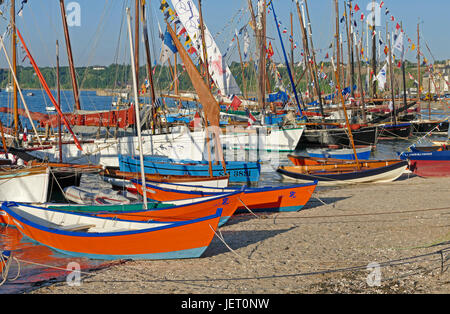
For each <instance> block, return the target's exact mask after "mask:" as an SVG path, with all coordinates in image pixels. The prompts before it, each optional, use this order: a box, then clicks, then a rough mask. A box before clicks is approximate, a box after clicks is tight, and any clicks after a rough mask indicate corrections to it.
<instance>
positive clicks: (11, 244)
mask: <svg viewBox="0 0 450 314" xmlns="http://www.w3.org/2000/svg"><path fill="white" fill-rule="evenodd" d="M28 92H33V93H34V96H25V94H26V93H28ZM23 93H24V96H25V100H26V102H27V104H28V107H29V109H30V111H35V112H45V107H46V106H51V103H50V100H49V98H48V97H47V96H44V94H43V93H42V91H24V92H23ZM61 101H62V110H63V111H64V112H69V111H72V106H73V105H72V104H73V98H72V92H70V91H62V96H61ZM112 101H113V97H102V96H96V94H95V92H86V91H83V92H81V104H82V107H83V108H84V109H98V110H102V109H110V108H111V102H112ZM10 104H11V97H10V94H9V93H6V92H4V91H3V92H1V93H0V107H7V106H8V105H9V106H10ZM23 121H24V123H25V125H27V126H28V127H30V126H29V124H27V122H26V120H23ZM2 122H3V123H4V125H5V126H9V125H11V118H8V117H6V115H4V114H3V115H2ZM417 139H418V138H416V137H413V138H411V139H409V140H383V141H380V142H379V143H378V145H377V147H376V149H375V151H374V152H373V154H372V157H371V158H373V159H390V158H393V159H394V158H397V154H396V152H401V151H403V150H405V149H406V148H407V147H408V146H410V145H411V144H413V143H415V142H416V141H417ZM430 139H437V140H440V139H445V137H443V136H432V137H430ZM299 153H302V152H299ZM279 164H280V165H289V164H290V162H289V160H288V158H287V153H282V154H280V155H279ZM275 170H276V167H271V166H270V165H264V166H263V168H262V173H261V179H260V182H259V183H258V186H276V185H287V184H289V183H283V182H281V180H280V177H279V176H278V175H277V173H276V172H275ZM1 250H11V251H12V252H13V256H15V257H16V258H18V259H19V260H20V276H19V278H18V279H17V280H15V281H13V282H6V283H5V284H4V285H3V286H0V293H2V294H6V293H23V292H26V291H29V290H30V289H33V287H36V286H40V285H42V284H45V283H48V282H53V281H64V280H65V278H66V276H67V272H66V271H64V270H61V269H66V267H67V265H68V264H69V263H70V262H77V263H78V264H79V265H80V266H81V271H88V270H92V269H98V268H102V267H108V266H109V265H111V262H104V261H97V260H89V259H82V258H73V257H69V256H65V255H62V254H59V253H56V252H54V251H52V250H51V249H49V248H47V247H45V246H42V245H39V244H37V243H35V242H33V241H32V240H30V239H28V238H23V237H22V235H21V234H20V233H19V231H18V230H17V229H15V228H11V227H9V228H7V227H5V226H0V251H1ZM17 270H18V268H17V265H16V263H15V262H13V264H12V267H11V271H10V278H11V277H15V275H16V274H17Z"/></svg>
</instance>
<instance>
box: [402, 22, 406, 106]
mask: <svg viewBox="0 0 450 314" xmlns="http://www.w3.org/2000/svg"><path fill="white" fill-rule="evenodd" d="M401 29H402V32H403V22H402V23H401ZM402 47H403V50H402V78H403V102H404V104H403V105H404V106H405V107H406V103H407V100H406V70H405V47H404V46H402Z"/></svg>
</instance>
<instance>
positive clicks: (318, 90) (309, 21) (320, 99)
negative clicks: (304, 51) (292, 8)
mask: <svg viewBox="0 0 450 314" xmlns="http://www.w3.org/2000/svg"><path fill="white" fill-rule="evenodd" d="M304 3H305V9H306V17H307V18H308V32H309V43H310V46H311V56H312V60H313V68H314V71H315V73H316V77H317V82H319V78H318V74H317V73H318V70H317V62H316V51H315V49H314V42H313V39H312V27H311V19H310V18H309V8H308V1H307V0H304ZM317 93H318V97H319V106H320V108H322V109H321V110H323V100H322V91H321V88H320V84H319V83H317Z"/></svg>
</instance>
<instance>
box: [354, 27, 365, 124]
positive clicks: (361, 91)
mask: <svg viewBox="0 0 450 314" xmlns="http://www.w3.org/2000/svg"><path fill="white" fill-rule="evenodd" d="M357 47H358V51H357V53H356V62H358V78H359V93H360V98H361V111H362V116H363V122H364V123H367V116H366V108H365V99H364V88H363V80H362V71H361V58H360V55H361V51H362V34H361V41H360V42H359V44H358V46H357Z"/></svg>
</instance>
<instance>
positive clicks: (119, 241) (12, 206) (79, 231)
mask: <svg viewBox="0 0 450 314" xmlns="http://www.w3.org/2000/svg"><path fill="white" fill-rule="evenodd" d="M1 212H2V215H6V216H7V219H10V220H11V221H12V222H13V224H14V225H15V226H16V227H17V229H19V231H20V232H21V233H22V234H23V235H25V236H27V237H29V238H31V239H33V240H34V241H36V242H38V243H41V244H43V245H45V246H48V247H50V248H51V249H53V250H56V251H58V252H61V253H63V254H68V255H71V256H81V257H87V258H94V259H105V260H112V259H179V258H195V257H200V256H201V255H202V254H203V252H204V251H205V250H206V248H207V247H208V246H209V244H210V243H211V240H212V238H213V237H214V234H215V230H216V229H217V226H218V223H219V220H220V217H221V213H222V210H221V209H220V208H218V209H217V210H216V212H215V213H214V214H213V215H208V216H206V217H202V218H198V219H192V220H186V221H179V222H154V221H150V222H141V221H134V220H131V221H130V220H120V219H114V218H101V217H94V216H91V215H84V214H79V213H69V212H61V211H56V210H51V209H46V208H41V207H35V206H31V205H24V204H18V203H14V202H4V203H3V204H2V207H1Z"/></svg>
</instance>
